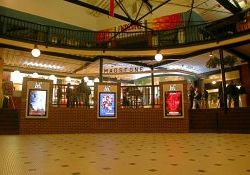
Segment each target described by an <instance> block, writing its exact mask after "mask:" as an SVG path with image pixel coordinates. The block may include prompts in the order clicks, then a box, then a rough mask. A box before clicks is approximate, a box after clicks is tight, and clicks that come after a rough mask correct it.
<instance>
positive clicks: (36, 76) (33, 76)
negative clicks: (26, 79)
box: [31, 72, 39, 78]
mask: <svg viewBox="0 0 250 175" xmlns="http://www.w3.org/2000/svg"><path fill="white" fill-rule="evenodd" d="M38 76H39V75H38V73H36V72H34V73H33V74H32V75H31V77H32V78H38Z"/></svg>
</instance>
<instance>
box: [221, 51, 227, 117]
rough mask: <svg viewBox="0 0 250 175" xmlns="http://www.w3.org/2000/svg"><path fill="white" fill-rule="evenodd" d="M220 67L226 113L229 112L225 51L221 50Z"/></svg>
mask: <svg viewBox="0 0 250 175" xmlns="http://www.w3.org/2000/svg"><path fill="white" fill-rule="evenodd" d="M219 52H220V67H221V77H222V95H223V103H224V106H223V108H224V112H227V93H226V76H225V68H224V61H223V50H222V49H220V50H219Z"/></svg>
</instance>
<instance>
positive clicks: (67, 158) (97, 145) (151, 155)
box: [0, 134, 250, 175]
mask: <svg viewBox="0 0 250 175" xmlns="http://www.w3.org/2000/svg"><path fill="white" fill-rule="evenodd" d="M141 174H142V175H187V174H190V175H196V174H197V175H202V174H204V175H250V135H248V134H67V135H64V134H62V135H30V136H28V135H21V136H0V175H141Z"/></svg>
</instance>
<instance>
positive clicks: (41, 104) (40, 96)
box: [28, 89, 47, 116]
mask: <svg viewBox="0 0 250 175" xmlns="http://www.w3.org/2000/svg"><path fill="white" fill-rule="evenodd" d="M46 105H47V90H37V89H30V90H29V96H28V116H46V113H47V111H46V109H47V108H46V107H47V106H46Z"/></svg>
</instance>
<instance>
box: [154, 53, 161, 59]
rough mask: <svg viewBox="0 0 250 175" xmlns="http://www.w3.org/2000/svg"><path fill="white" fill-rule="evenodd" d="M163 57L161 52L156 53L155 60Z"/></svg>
mask: <svg viewBox="0 0 250 175" xmlns="http://www.w3.org/2000/svg"><path fill="white" fill-rule="evenodd" d="M162 58H163V56H162V54H160V53H157V54H156V55H155V60H156V61H161V60H162Z"/></svg>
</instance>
